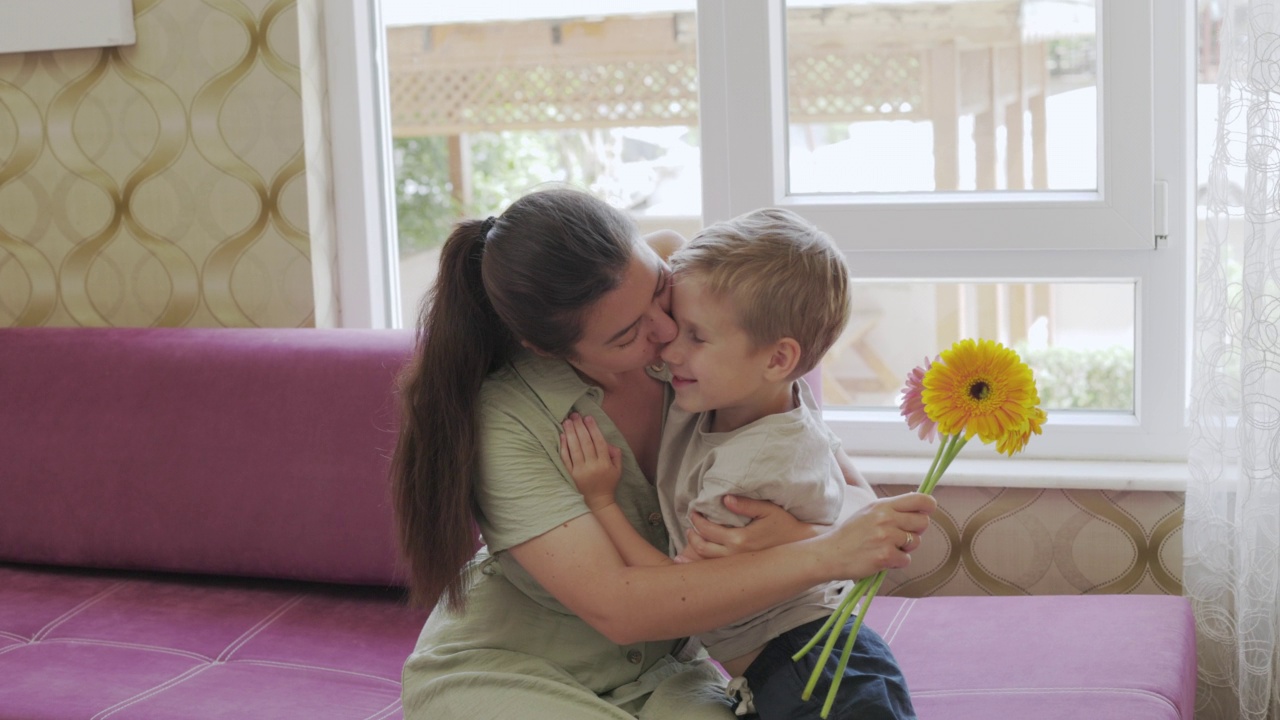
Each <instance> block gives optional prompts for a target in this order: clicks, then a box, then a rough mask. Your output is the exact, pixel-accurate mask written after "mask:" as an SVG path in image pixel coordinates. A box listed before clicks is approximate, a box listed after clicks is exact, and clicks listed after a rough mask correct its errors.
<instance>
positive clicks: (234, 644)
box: [218, 595, 306, 662]
mask: <svg viewBox="0 0 1280 720" xmlns="http://www.w3.org/2000/svg"><path fill="white" fill-rule="evenodd" d="M305 598H306V595H294V596H293V597H292V598H290V599H289V601H288V602H286V603H285V604H283V605H281V606H280V607H278V608H276V609H275V611H273V612H272V613H271V614H270V615H268V616H266V617H265V618H263V619H261V620H259V621H258V624H257V625H254V626H253V627H251V628H249V629H248V630H246V631H245V633H244V634H243V635H241V636H240V637H238V638H236V639H235V640H232V641H231V644H230V645H228V646H227V648H226V649H225V650H223V651H222V652H221V653H219V654H218V662H226V661H227V660H230V659H231V656H232V654H234V653H235V651H237V650H239V649H240V648H242V647H244V644H245V643H247V642H249V641H250V640H252V639H253V638H254V636H255V635H257V634H258V633H260V632H262V631H263V630H266V629H267V628H268V627H270V625H271V623H274V622H275V621H276V620H279V619H280V618H281V617H282V616H283V615H284V614H285V613H287V612H289V611H290V610H292V609H293V608H294V607H295V606H296V605H297V604H298V603H300V602H302V601H303V600H304V599H305Z"/></svg>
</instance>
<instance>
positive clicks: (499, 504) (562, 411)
mask: <svg viewBox="0 0 1280 720" xmlns="http://www.w3.org/2000/svg"><path fill="white" fill-rule="evenodd" d="M603 397H604V394H603V392H602V391H601V390H600V388H598V387H593V386H590V385H587V384H586V383H584V382H583V381H582V380H581V378H579V377H578V375H577V374H576V373H575V372H573V369H572V368H571V367H569V365H568V364H567V363H565V362H563V361H559V360H550V359H546V358H541V357H538V356H535V355H533V354H532V353H527V352H526V353H521V354H520V355H518V356H517V357H516V358H515V359H514V360H513V361H512V362H511V364H510V365H508V366H507V367H506V368H503V369H502V370H499V371H498V372H496V373H494V374H493V375H492V376H491V377H490V378H489V379H488V380H487V381H486V382H485V385H484V388H483V390H482V392H481V427H482V435H481V438H482V439H481V442H482V447H483V453H484V454H483V476H482V477H481V478H479V479H478V480H477V487H476V498H477V502H478V505H479V510H480V515H479V517H478V518H477V520H478V522H479V525H480V531H481V534H482V535H483V537H484V540H485V543H486V547H485V548H482V549H481V550H480V551H479V552H478V553H477V554H476V557H475V558H474V559H473V560H472V561H471V563H470V564H469V565H468V567H467V568H466V570H465V572H466V573H467V575H468V580H469V581H470V589H469V590H468V593H467V606H466V610H465V611H464V612H463V613H451V612H448V611H446V610H444V609H443V607H439V606H438V607H437V608H436V609H435V611H434V612H432V614H431V616H430V617H429V618H428V619H427V622H426V625H425V626H424V627H423V629H422V633H421V635H420V636H419V638H418V643H417V647H416V648H415V649H414V651H413V654H412V655H410V656H409V658H408V660H407V661H406V662H405V666H404V673H403V691H402V692H403V700H404V710H405V717H406V719H407V720H427V719H428V718H430V720H452V719H453V718H460V719H465V720H487V719H489V718H521V719H528V720H544V719H545V720H566V719H576V718H593V719H594V718H617V719H618V720H626V719H627V718H633V717H637V718H643V719H644V720H666V719H668V718H690V719H691V720H730V719H731V718H734V717H735V716H734V714H733V711H732V710H730V709H729V704H728V701H727V700H726V698H725V695H724V682H725V681H724V678H723V677H722V676H721V675H720V673H719V671H718V670H717V669H716V668H715V666H714V665H712V664H711V663H710V662H709V661H708V660H707V659H706V656H705V653H697V654H696V655H697V657H693V658H687V659H686V658H677V657H675V656H673V653H674V652H676V651H678V650H681V649H682V647H681V646H682V645H683V643H681V642H680V641H676V640H664V641H659V642H642V643H635V644H632V645H624V646H619V645H616V644H614V643H613V642H611V641H610V640H609V639H608V638H606V637H605V636H604V635H601V634H600V633H599V632H597V631H596V630H594V629H593V628H592V627H591V626H590V625H588V624H587V623H586V622H584V621H583V620H581V619H580V618H578V617H577V616H576V615H574V614H573V613H571V612H570V611H569V610H568V609H566V608H565V607H564V606H563V605H561V604H560V603H559V601H557V600H556V599H555V598H554V597H553V596H552V595H551V594H550V593H549V592H547V591H546V590H545V589H543V588H542V586H540V585H539V584H538V583H537V581H535V580H534V579H533V577H532V576H530V575H529V573H527V572H526V571H525V570H524V568H522V567H521V566H520V564H519V563H517V562H516V561H515V559H514V558H512V557H511V555H510V553H508V552H506V550H508V549H509V548H511V547H514V546H516V545H519V544H521V543H523V542H525V541H527V540H531V539H533V538H535V537H538V536H539V535H542V534H543V533H545V532H547V531H549V530H551V529H552V528H554V527H556V526H557V525H560V524H563V523H565V522H568V521H569V520H572V519H573V518H576V517H578V516H580V515H583V514H585V513H587V512H589V510H588V509H587V506H586V504H585V503H584V502H583V500H582V496H581V495H580V494H579V493H578V491H577V489H576V488H575V487H574V484H573V480H572V478H570V476H569V473H568V471H567V470H566V469H565V468H564V466H563V464H562V463H561V461H560V430H561V426H560V423H561V422H562V421H563V420H564V418H565V417H567V416H568V414H569V412H570V411H571V410H577V411H578V412H579V413H581V414H583V415H591V416H593V417H595V419H596V421H597V422H598V423H599V425H600V429H601V431H602V432H603V433H604V436H605V438H606V439H607V440H608V441H609V442H610V443H612V444H613V445H615V446H617V447H619V448H621V449H622V463H623V465H622V479H621V481H620V482H619V483H618V491H617V498H618V506H619V507H620V508H622V511H623V513H624V514H625V515H626V517H627V519H628V520H630V521H631V524H632V525H633V526H634V527H635V528H636V530H637V531H639V532H640V534H641V535H642V536H644V537H645V538H646V539H647V540H648V541H649V542H650V543H652V544H653V545H654V547H657V548H658V549H660V550H662V551H663V552H666V551H667V532H666V527H665V524H664V523H663V520H662V512H661V509H660V507H659V505H658V496H657V493H656V492H655V490H654V488H653V486H652V485H650V484H649V482H648V480H646V479H645V477H644V474H643V473H642V472H641V471H640V466H639V465H638V464H637V463H636V459H635V457H634V456H633V455H632V454H631V450H630V448H629V447H628V446H627V444H626V441H625V440H623V438H622V435H621V434H620V433H619V432H618V430H617V428H616V427H615V426H614V425H613V423H612V421H611V420H610V419H609V418H608V417H607V416H606V415H605V414H604V411H603V410H602V409H601V407H600V401H601V399H602V398H603ZM687 654H694V653H687Z"/></svg>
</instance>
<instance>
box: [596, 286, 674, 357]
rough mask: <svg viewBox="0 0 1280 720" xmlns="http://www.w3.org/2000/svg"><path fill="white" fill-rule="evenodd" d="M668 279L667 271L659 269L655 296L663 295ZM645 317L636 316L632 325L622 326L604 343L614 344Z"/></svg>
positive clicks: (654, 291) (654, 289)
mask: <svg viewBox="0 0 1280 720" xmlns="http://www.w3.org/2000/svg"><path fill="white" fill-rule="evenodd" d="M666 279H667V272H666V271H665V270H659V271H658V282H657V284H656V285H654V288H653V296H654V297H658V296H659V295H661V294H662V290H663V289H664V287H665V284H666ZM643 319H644V316H643V315H641V316H640V317H638V318H636V319H635V321H634V322H632V323H631V324H630V325H628V326H626V327H624V328H622V329H621V330H619V331H618V332H616V333H614V334H613V335H611V336H609V339H608V340H605V341H604V344H605V345H612V344H613V342H614V341H616V340H618V339H619V338H621V337H622V336H623V335H626V334H627V333H628V332H631V330H632V329H633V328H635V326H636V325H639V324H640V321H641V320H643Z"/></svg>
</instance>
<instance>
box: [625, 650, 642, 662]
mask: <svg viewBox="0 0 1280 720" xmlns="http://www.w3.org/2000/svg"><path fill="white" fill-rule="evenodd" d="M643 659H644V654H643V653H641V652H640V651H639V650H632V651H630V652H628V653H627V662H629V663H631V664H632V665H639V664H640V661H641V660H643Z"/></svg>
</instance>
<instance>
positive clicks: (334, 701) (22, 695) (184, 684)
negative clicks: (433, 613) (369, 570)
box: [0, 564, 426, 720]
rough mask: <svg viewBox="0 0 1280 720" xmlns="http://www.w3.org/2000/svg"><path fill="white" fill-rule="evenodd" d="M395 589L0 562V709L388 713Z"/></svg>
mask: <svg viewBox="0 0 1280 720" xmlns="http://www.w3.org/2000/svg"><path fill="white" fill-rule="evenodd" d="M401 596H402V591H399V590H395V591H381V590H377V589H367V588H355V587H340V586H330V585H318V584H305V583H288V582H268V581H244V580H228V579H218V578H210V577H191V576H171V575H154V574H135V573H103V572H96V573H90V572H79V571H70V570H62V569H54V568H46V567H38V566H23V565H12V564H0V678H4V681H3V682H0V718H3V719H5V720H7V719H9V718H13V719H15V720H16V719H18V718H21V719H22V720H41V719H43V718H100V719H102V720H105V719H106V718H112V719H113V720H126V719H133V718H157V719H158V718H184V717H200V718H209V717H218V718H244V719H254V718H264V719H265V718H289V719H294V718H317V719H320V718H335V719H336V718H361V719H367V720H375V719H376V720H383V719H388V718H398V717H401V716H402V713H401V710H400V671H401V666H402V664H403V662H404V659H405V657H407V656H408V654H409V652H410V651H411V650H412V649H413V644H414V641H415V640H416V638H417V635H418V632H419V630H420V629H421V627H422V624H423V622H424V621H425V619H426V613H425V612H421V611H416V610H412V609H410V608H408V607H407V606H406V605H404V603H403V602H402V600H401Z"/></svg>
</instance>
